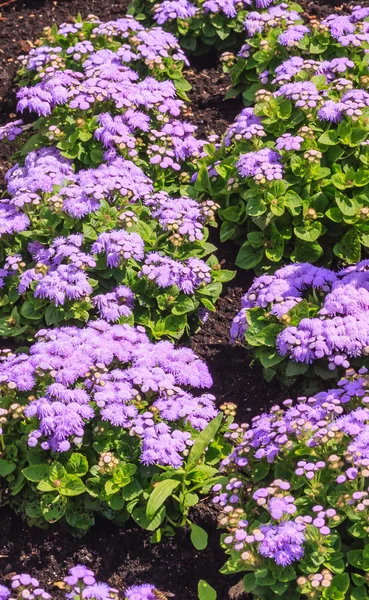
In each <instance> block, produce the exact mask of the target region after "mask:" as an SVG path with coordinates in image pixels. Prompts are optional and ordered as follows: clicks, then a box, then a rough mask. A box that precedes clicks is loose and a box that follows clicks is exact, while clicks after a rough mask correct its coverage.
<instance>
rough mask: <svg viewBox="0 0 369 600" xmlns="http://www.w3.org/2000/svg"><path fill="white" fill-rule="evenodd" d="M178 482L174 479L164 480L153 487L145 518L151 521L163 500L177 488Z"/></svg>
mask: <svg viewBox="0 0 369 600" xmlns="http://www.w3.org/2000/svg"><path fill="white" fill-rule="evenodd" d="M179 484H180V481H177V480H176V479H165V480H164V481H160V482H159V483H157V484H156V485H155V488H154V489H153V491H152V492H151V494H150V498H149V500H148V502H147V506H146V517H147V518H148V519H149V521H151V519H152V518H153V517H154V515H155V513H156V512H157V511H158V510H159V508H160V507H161V506H162V505H163V504H164V502H165V500H166V499H167V498H168V497H169V496H170V495H171V494H172V492H173V491H174V490H175V489H176V488H177V487H178V486H179Z"/></svg>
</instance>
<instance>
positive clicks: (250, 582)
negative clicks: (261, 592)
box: [243, 573, 256, 594]
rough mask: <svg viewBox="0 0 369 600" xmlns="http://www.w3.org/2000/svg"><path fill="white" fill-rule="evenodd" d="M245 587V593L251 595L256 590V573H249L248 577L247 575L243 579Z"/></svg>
mask: <svg viewBox="0 0 369 600" xmlns="http://www.w3.org/2000/svg"><path fill="white" fill-rule="evenodd" d="M243 586H244V588H245V591H246V592H247V593H248V594H249V593H250V592H252V590H253V589H254V587H255V586H256V577H255V573H247V575H245V577H244V578H243Z"/></svg>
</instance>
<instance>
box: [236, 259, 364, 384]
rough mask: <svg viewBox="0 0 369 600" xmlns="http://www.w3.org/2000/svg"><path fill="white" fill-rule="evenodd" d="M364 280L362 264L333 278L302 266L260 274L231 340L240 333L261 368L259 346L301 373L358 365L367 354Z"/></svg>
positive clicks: (245, 303)
mask: <svg viewBox="0 0 369 600" xmlns="http://www.w3.org/2000/svg"><path fill="white" fill-rule="evenodd" d="M368 277H369V276H368V261H367V260H365V261H362V262H360V263H358V264H357V265H354V266H351V267H348V268H346V269H342V270H341V271H339V272H337V273H334V272H333V271H329V270H328V269H324V268H321V267H315V266H313V265H310V264H309V263H302V264H296V265H289V266H286V267H283V268H281V269H279V270H278V271H276V272H275V274H274V275H262V276H261V277H259V278H257V279H256V280H255V281H254V283H253V284H252V286H251V287H250V289H249V291H248V293H247V294H246V295H245V296H244V297H243V299H242V309H241V311H240V312H239V314H238V315H237V316H236V317H235V318H234V320H233V323H232V327H231V337H232V339H236V338H239V339H242V338H243V337H244V335H245V334H246V340H247V342H248V343H249V344H251V345H252V346H255V352H256V355H257V356H258V357H259V358H260V360H261V362H262V363H263V356H264V354H263V352H264V350H265V348H264V345H268V346H274V345H275V347H276V350H277V355H279V356H280V359H281V360H282V359H283V357H285V356H287V357H288V358H289V361H293V363H295V364H301V365H302V366H303V368H302V370H301V371H300V372H301V373H303V372H304V371H305V370H306V371H307V369H308V366H309V365H316V364H317V363H318V364H319V365H320V367H319V368H320V369H322V367H323V368H325V369H326V368H328V370H331V371H336V370H337V369H338V368H342V367H343V368H348V367H349V366H350V364H353V365H356V364H362V361H363V359H364V357H365V356H366V355H367V353H368V350H369V328H368V319H367V311H368V306H369V296H368V291H369V288H368V286H369V279H368ZM260 317H261V318H260ZM272 340H273V341H272ZM263 364H264V366H266V364H265V363H263ZM298 372H299V371H298V370H297V371H296V373H295V374H297V373H298Z"/></svg>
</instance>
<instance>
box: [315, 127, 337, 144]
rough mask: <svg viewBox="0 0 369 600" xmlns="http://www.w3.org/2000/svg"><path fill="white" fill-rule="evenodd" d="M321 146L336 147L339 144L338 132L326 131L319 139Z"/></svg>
mask: <svg viewBox="0 0 369 600" xmlns="http://www.w3.org/2000/svg"><path fill="white" fill-rule="evenodd" d="M318 142H319V144H324V145H325V146H335V145H336V144H337V143H338V137H337V132H336V131H334V130H333V129H330V130H329V131H325V132H324V133H322V135H321V136H320V137H319V138H318Z"/></svg>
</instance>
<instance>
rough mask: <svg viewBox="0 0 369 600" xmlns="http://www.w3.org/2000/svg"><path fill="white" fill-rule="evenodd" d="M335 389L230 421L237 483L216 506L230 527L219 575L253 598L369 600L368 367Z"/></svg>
mask: <svg viewBox="0 0 369 600" xmlns="http://www.w3.org/2000/svg"><path fill="white" fill-rule="evenodd" d="M338 386H339V387H337V388H334V389H331V390H329V391H328V392H321V393H320V394H317V395H316V396H315V397H310V398H307V397H300V398H298V401H297V403H293V401H292V400H286V401H285V402H284V406H283V407H279V406H275V407H273V409H272V411H271V412H270V413H269V414H264V415H262V416H260V417H256V418H255V419H254V420H253V423H252V425H251V427H249V426H248V425H241V426H238V425H237V424H235V423H234V424H233V425H232V426H231V428H230V431H229V433H228V437H229V438H230V439H232V440H233V442H234V444H235V449H234V451H233V453H232V454H231V455H230V456H229V457H228V458H227V459H225V460H224V461H223V469H224V470H225V471H229V473H230V477H231V479H230V480H229V483H228V484H227V485H226V486H222V485H221V484H217V485H215V486H214V492H215V494H216V495H215V496H214V498H213V502H215V503H216V504H217V505H219V506H220V507H221V509H222V513H221V515H220V525H221V527H222V528H226V529H228V532H229V533H228V534H227V535H225V536H223V545H224V547H225V548H226V552H227V554H228V555H229V559H228V561H227V563H226V565H225V566H224V567H223V569H222V571H223V572H224V573H228V572H234V571H240V572H242V571H248V572H249V573H248V574H247V575H246V576H245V578H244V583H245V588H246V590H247V591H249V592H251V591H252V592H253V593H254V594H255V596H256V597H257V598H273V597H275V595H278V596H279V597H281V598H289V597H291V598H300V597H301V596H307V597H308V598H326V599H328V598H332V599H333V598H336V599H337V600H338V599H342V600H343V599H344V598H353V599H361V598H365V597H367V594H368V590H367V575H366V572H367V562H366V561H367V552H368V545H367V540H368V520H367V510H368V505H369V500H368V498H367V496H368V491H367V477H368V474H369V472H368V458H367V436H368V417H369V413H368V409H367V408H366V405H367V402H368V397H367V395H366V392H367V388H368V376H367V369H365V368H363V369H361V370H360V371H359V373H355V372H354V371H353V370H352V369H351V370H350V371H348V372H347V374H346V377H345V378H344V379H342V380H341V381H340V382H339V383H338Z"/></svg>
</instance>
